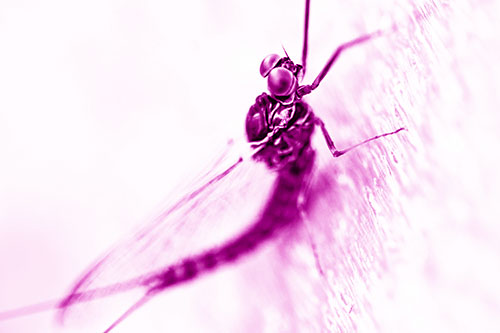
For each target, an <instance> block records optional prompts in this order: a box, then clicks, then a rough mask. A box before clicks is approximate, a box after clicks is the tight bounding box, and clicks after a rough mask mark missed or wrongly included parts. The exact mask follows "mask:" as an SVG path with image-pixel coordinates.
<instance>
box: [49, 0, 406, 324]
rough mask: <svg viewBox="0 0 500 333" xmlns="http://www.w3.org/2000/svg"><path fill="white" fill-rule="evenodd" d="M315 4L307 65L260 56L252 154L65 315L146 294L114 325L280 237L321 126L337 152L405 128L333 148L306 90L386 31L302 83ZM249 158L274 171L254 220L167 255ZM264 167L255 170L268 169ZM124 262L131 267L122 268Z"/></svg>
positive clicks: (162, 219)
mask: <svg viewBox="0 0 500 333" xmlns="http://www.w3.org/2000/svg"><path fill="white" fill-rule="evenodd" d="M309 7H310V2H309V1H306V10H305V25H304V43H303V52H302V61H301V64H296V63H295V62H293V61H292V59H291V58H290V57H289V56H288V55H287V54H286V52H285V56H279V55H276V54H271V55H269V56H267V57H265V58H264V60H263V61H262V63H261V66H260V74H261V75H262V76H263V77H264V78H266V79H267V81H268V89H269V92H268V93H263V94H261V95H259V96H258V97H257V99H256V102H255V104H254V105H252V106H251V107H250V110H249V111H248V114H247V119H246V134H247V138H248V141H249V143H250V146H251V148H252V149H253V152H252V154H251V157H250V158H249V159H243V158H239V159H238V160H237V161H236V162H235V163H234V164H233V165H231V166H230V167H229V168H227V169H226V170H225V171H223V172H222V173H220V174H219V175H216V176H215V177H214V178H213V179H211V180H209V181H208V182H207V183H206V184H205V185H203V186H202V187H201V188H200V189H198V190H196V191H194V192H192V193H191V194H189V195H188V196H187V197H185V198H183V199H181V200H180V201H179V202H178V204H175V205H173V206H172V207H170V208H169V209H168V210H166V211H164V212H163V213H162V214H160V215H159V216H158V218H157V219H155V221H154V222H153V223H152V224H151V225H149V226H147V227H146V228H144V230H143V231H142V232H140V233H138V234H137V235H134V237H132V239H131V240H128V241H126V242H124V243H122V244H121V245H119V246H117V247H116V248H114V249H112V250H111V251H110V252H109V253H108V254H106V255H105V256H104V257H103V258H102V259H100V260H99V261H98V262H97V263H96V264H95V265H93V266H92V267H91V268H90V269H89V270H88V271H87V272H86V273H85V274H84V275H83V276H82V277H81V278H80V279H79V280H78V281H77V282H76V283H75V285H74V286H73V288H72V289H71V291H70V292H69V294H68V295H67V296H66V297H65V298H64V299H63V300H61V301H60V302H58V304H57V308H58V309H59V317H60V318H61V319H62V320H63V319H64V318H66V317H67V315H68V314H70V312H71V311H72V307H73V306H75V305H77V304H80V303H83V302H88V301H91V300H94V299H96V298H101V297H106V296H111V295H113V294H116V293H120V292H124V291H126V290H130V289H140V290H142V291H143V296H142V297H141V298H140V299H139V300H138V301H137V302H136V303H135V304H133V305H132V306H131V307H129V308H128V309H127V310H126V311H124V312H123V314H122V315H121V316H119V317H118V318H116V319H115V320H114V322H112V323H110V325H109V326H108V328H107V329H106V331H110V330H112V329H113V328H115V327H116V326H117V325H118V324H119V323H120V322H121V321H123V320H125V319H126V318H127V317H128V316H130V315H131V313H132V312H133V311H135V310H136V309H138V308H139V307H140V306H142V305H143V304H145V303H146V302H147V301H148V300H150V299H151V298H153V297H154V296H156V295H158V294H159V293H161V292H163V291H165V290H167V289H169V288H171V287H173V286H176V285H181V284H183V283H185V282H187V281H190V280H193V279H195V278H196V277H199V276H201V275H203V274H206V273H208V272H210V271H214V270H215V269H217V268H220V267H222V266H224V265H227V264H229V263H231V262H234V261H236V260H238V259H240V258H242V257H244V256H245V255H247V254H249V253H251V252H252V251H254V250H255V249H257V248H258V247H259V246H260V245H261V244H264V243H265V242H266V241H268V240H270V239H272V238H273V237H275V236H276V235H277V234H279V233H280V231H281V230H283V229H285V228H288V227H290V226H293V225H294V224H296V223H298V222H300V221H301V219H302V214H303V211H304V207H303V205H304V198H305V197H306V196H307V185H308V180H309V176H310V172H311V169H312V168H313V165H314V161H315V152H314V150H313V148H312V147H311V137H312V135H313V132H314V130H315V128H319V129H320V131H321V134H322V135H323V137H324V139H325V141H326V144H327V146H328V148H329V149H330V151H331V153H332V156H333V157H335V158H336V157H340V156H342V155H343V154H345V153H347V152H348V151H350V150H352V149H353V148H355V147H357V146H359V145H362V144H365V143H368V142H370V141H373V140H376V139H378V138H380V137H383V136H388V135H392V134H395V133H398V132H399V131H401V130H403V129H402V128H400V129H398V130H396V131H393V132H390V133H385V134H381V135H377V136H375V137H372V138H369V139H367V140H365V141H363V142H361V143H359V144H358V145H355V146H353V147H350V148H347V149H343V150H338V149H337V148H336V147H335V145H334V143H333V140H332V139H331V136H330V135H329V133H328V131H327V129H326V126H325V125H324V123H323V121H322V120H321V119H320V118H318V117H317V116H316V115H315V114H314V112H313V110H312V108H311V107H310V106H309V105H308V104H307V103H306V102H305V100H304V97H305V96H307V95H308V94H311V93H312V92H313V91H314V90H316V89H317V88H318V87H320V84H321V82H322V80H323V79H324V78H325V76H326V75H327V74H328V72H329V70H330V69H331V67H332V66H333V64H334V63H335V61H336V60H337V58H338V57H339V56H340V54H341V53H343V52H344V51H345V50H347V49H349V48H351V47H354V46H356V45H359V44H362V43H364V42H367V41H369V40H370V39H372V38H375V37H378V36H380V35H382V33H381V32H376V33H373V34H369V35H365V36H362V37H359V38H357V39H354V40H352V41H350V42H348V43H345V44H343V45H341V46H340V47H338V48H337V49H336V50H335V52H334V53H333V54H332V56H331V57H330V59H329V60H328V61H327V63H326V65H325V66H324V68H323V69H322V70H321V72H320V73H319V74H318V75H317V77H316V79H315V80H314V82H313V83H312V84H306V85H302V84H301V80H302V78H303V77H304V74H305V71H306V69H307V66H306V65H307V55H308V30H309ZM249 160H253V161H255V162H257V163H258V164H260V165H261V167H262V166H264V167H265V170H266V172H268V173H272V174H273V175H274V176H275V179H274V180H273V181H272V189H271V192H270V193H269V196H268V198H269V199H268V200H267V202H266V203H265V204H264V206H263V208H262V209H261V210H260V212H259V213H258V214H257V215H256V216H253V217H252V223H250V224H249V225H247V226H245V227H243V228H242V229H241V230H239V231H238V232H235V233H234V234H233V235H229V236H228V237H227V238H225V239H217V240H215V241H212V242H211V243H212V245H211V244H197V246H196V247H195V248H192V249H190V251H189V253H187V254H185V255H183V256H181V257H180V258H179V257H178V252H176V254H175V256H176V257H175V258H171V257H168V255H169V253H168V252H169V248H171V247H174V246H178V244H177V245H176V244H174V243H175V242H176V240H175V239H168V238H167V236H169V237H173V238H175V237H178V238H179V239H185V237H181V236H180V235H181V234H183V233H186V234H189V232H188V231H189V229H190V224H189V221H190V220H191V219H192V218H191V217H190V216H192V215H193V213H192V212H193V211H195V210H196V211H200V210H201V211H205V213H203V214H201V216H203V217H204V218H206V219H207V220H209V219H210V216H211V212H210V207H207V206H206V203H203V202H201V201H200V198H207V196H208V194H211V195H214V196H216V195H217V194H219V195H220V193H219V192H218V188H217V186H220V184H222V183H225V184H228V183H231V182H232V181H235V180H236V179H237V177H238V175H239V174H238V172H241V171H242V170H248V168H250V167H252V168H253V167H255V165H254V164H252V163H251V161H249ZM264 167H262V168H261V169H259V170H258V171H257V172H263V170H264V169H263V168H264ZM198 216H200V215H198ZM198 216H197V217H198ZM208 243H210V242H208ZM165 252H167V253H165ZM155 255H156V256H158V258H157V259H158V260H156V258H154V256H155ZM155 260H156V261H155ZM142 261H145V262H148V263H149V262H152V261H155V264H154V265H146V266H147V267H148V269H149V271H148V272H147V273H144V272H142V273H140V274H137V273H136V271H134V270H133V269H132V270H127V266H134V265H137V266H145V265H144V264H139V263H140V262H142ZM122 269H123V270H127V272H123V271H122ZM134 272H135V273H136V275H134V274H133V273H134ZM117 277H120V279H121V281H122V282H119V283H116V282H114V281H112V280H111V278H117Z"/></svg>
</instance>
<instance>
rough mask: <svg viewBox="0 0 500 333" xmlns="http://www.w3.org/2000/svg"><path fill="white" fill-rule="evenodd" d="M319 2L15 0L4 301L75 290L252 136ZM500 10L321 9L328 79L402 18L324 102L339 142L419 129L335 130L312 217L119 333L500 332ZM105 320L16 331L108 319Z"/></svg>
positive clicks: (156, 305)
mask: <svg viewBox="0 0 500 333" xmlns="http://www.w3.org/2000/svg"><path fill="white" fill-rule="evenodd" d="M303 6H304V4H303V2H302V1H295V0H294V1H281V0H280V1H252V2H248V3H244V2H235V1H227V2H218V3H217V4H212V3H211V2H208V1H191V2H189V4H181V3H180V2H179V3H172V4H163V3H162V2H161V1H143V2H140V3H139V2H137V3H134V2H132V1H129V2H123V1H104V2H103V1H87V2H85V3H83V2H82V3H81V4H69V3H68V2H65V1H45V2H44V3H43V4H39V3H37V2H34V1H33V2H32V1H21V2H19V1H16V2H2V4H0V45H2V47H1V49H2V51H1V52H0V265H1V267H2V268H1V274H0V311H1V310H4V309H10V308H15V307H18V306H22V305H26V304H32V303H36V302H39V301H44V300H48V299H53V298H57V297H60V296H62V295H64V293H65V292H66V291H67V290H68V288H69V286H70V285H71V283H72V282H73V281H74V280H75V278H76V277H77V276H78V275H79V274H80V273H81V272H82V271H83V270H84V269H85V268H86V267H87V266H88V265H89V263H91V262H92V261H93V260H95V259H96V258H98V257H99V255H101V254H102V253H103V252H104V251H105V250H106V249H108V248H109V246H110V245H111V244H113V243H115V242H116V241H117V240H119V239H121V238H122V237H123V236H124V235H127V234H128V233H129V232H130V230H131V229H132V228H133V227H134V225H137V223H138V222H140V221H141V220H143V219H145V218H146V217H148V216H150V214H151V212H154V211H155V210H156V209H157V208H158V206H159V205H160V203H161V202H162V200H163V199H164V198H165V196H166V195H168V194H169V193H172V195H173V196H174V197H175V196H176V195H177V193H178V192H177V191H176V189H178V188H186V187H185V185H186V184H189V183H190V179H191V178H194V177H195V176H196V175H198V174H200V172H203V170H205V169H206V168H207V167H208V166H209V165H210V163H209V161H210V160H211V159H212V158H214V156H216V155H217V152H218V151H220V150H221V149H223V148H224V146H225V145H226V141H227V139H229V138H233V137H235V138H239V137H241V136H242V135H243V128H244V127H243V125H244V124H243V120H244V117H245V115H246V112H247V110H248V107H249V106H250V105H251V104H252V103H253V100H254V98H255V97H256V96H257V95H258V94H260V93H261V92H262V91H263V90H264V89H265V82H264V80H262V79H261V78H260V76H259V74H258V66H259V64H260V61H261V59H262V58H263V57H264V56H265V55H267V54H268V53H272V52H275V53H279V52H281V44H282V45H283V46H284V47H285V48H286V50H287V52H288V53H289V54H290V56H291V57H292V58H294V59H296V60H298V59H299V55H300V45H301V38H302V24H303V12H302V11H303ZM498 13H500V4H499V3H498V2H497V1H462V0H459V1H408V0H407V1H389V0H388V1H382V0H377V1H372V2H370V3H367V1H360V0H355V1H349V2H345V1H324V0H318V1H314V0H312V7H311V36H310V38H311V43H310V58H309V68H308V75H307V76H306V78H305V80H306V81H308V82H309V81H311V80H312V79H313V78H314V75H315V73H317V72H318V71H319V70H320V69H321V67H322V65H323V63H324V61H325V60H326V59H327V58H328V56H329V55H330V54H331V52H332V51H333V50H334V48H335V46H337V45H339V44H340V43H342V42H345V41H347V40H350V39H352V38H354V37H357V36H359V35H361V34H363V33H366V32H371V31H375V30H378V29H384V30H385V31H387V33H386V34H385V35H384V36H382V37H381V38H379V39H377V40H375V41H373V42H370V43H368V44H366V45H363V46H360V47H359V48H356V49H355V50H350V51H348V52H346V53H345V54H344V55H343V56H342V57H341V58H340V60H339V61H338V63H337V64H336V65H335V67H334V68H333V69H332V71H331V73H330V74H329V76H328V77H327V78H326V79H325V81H324V82H323V83H322V86H321V87H320V88H319V89H318V90H317V91H316V92H315V93H314V94H313V95H311V96H310V98H308V102H309V103H310V104H311V105H312V107H313V108H314V110H315V112H316V113H317V114H318V115H319V116H320V117H322V118H323V119H324V121H325V123H326V125H327V127H328V129H329V130H330V131H331V134H332V136H333V138H334V140H335V142H336V144H337V146H338V147H341V148H342V147H347V146H349V145H351V144H354V143H357V142H359V141H362V140H363V139H365V138H367V137H369V136H372V135H375V134H378V133H381V132H386V131H391V130H393V129H396V128H399V127H401V126H405V127H406V128H407V129H408V131H407V132H402V133H401V134H400V135H398V136H397V137H390V138H386V139H383V140H380V141H377V142H376V143H372V144H370V145H369V146H365V147H362V148H359V149H357V150H356V151H354V152H352V153H349V154H348V155H346V156H343V157H342V158H339V159H336V160H333V159H332V158H331V157H330V156H329V155H328V152H327V151H326V149H325V145H324V143H323V140H322V138H321V137H320V136H319V135H317V136H316V138H315V140H314V146H315V147H316V148H317V150H318V155H319V159H318V164H317V168H316V170H315V172H314V178H313V180H312V190H311V195H310V196H309V201H308V210H307V216H306V218H305V220H304V222H303V223H302V224H301V225H299V226H297V227H296V228H295V229H293V230H290V231H289V232H287V233H285V234H283V235H282V236H281V237H279V238H278V239H276V240H275V241H274V242H272V243H269V244H266V245H265V246H264V247H262V248H261V249H260V250H259V251H257V252H256V253H254V254H253V255H252V256H250V257H249V258H247V259H246V260H243V261H241V262H240V263H238V264H236V265H233V266H228V267H225V268H223V269H221V270H220V271H218V272H216V273H215V274H212V275H209V276H206V277H204V278H202V279H200V280H197V281H195V282H194V283H191V284H189V285H186V286H182V287H180V288H176V289H173V290H171V291H168V292H165V293H164V294H163V295H160V296H159V297H158V298H157V299H155V300H153V301H151V302H150V303H148V304H147V305H146V306H144V307H143V308H142V309H140V310H139V311H138V312H137V313H134V314H133V315H132V316H131V317H130V318H129V319H128V320H127V321H126V322H124V323H123V324H122V325H120V326H119V327H118V329H117V332H137V331H148V332H155V331H157V332H164V331H185V332H191V331H192V332H198V331H214V332H246V331H248V332H255V331H264V332H276V331H280V332H318V331H325V332H430V331H432V332H450V331H452V332H471V331H480V332H496V331H498V329H499V327H500V320H499V319H498V318H499V316H498V313H499V312H500V287H499V286H498V283H497V281H498V280H499V278H500V264H499V261H498V255H499V254H500V246H499V241H498V240H499V239H500V227H499V226H498V221H499V216H500V212H499V208H498V203H497V202H498V199H499V198H500V193H499V192H500V190H499V188H500V184H499V183H500V177H499V176H498V169H499V167H500V156H499V150H498V148H497V147H496V143H497V142H498V138H499V134H498V127H499V125H500V121H499V120H500V116H499V113H498V110H499V107H500V98H499V97H498V92H499V87H500V82H499V79H498V78H499V77H500V66H499V65H498V63H497V59H499V58H500V38H499V37H498V33H497V31H500V27H499V23H498ZM256 181H258V179H257V180H256ZM179 184H181V185H180V186H179ZM200 223H210V221H200ZM218 227H220V226H217V228H218ZM217 228H214V230H213V232H215V233H216V232H217ZM116 278H117V281H119V280H120V276H117V277H116ZM121 301H122V299H118V298H116V299H111V300H109V303H105V305H104V308H105V309H106V311H108V310H109V311H111V310H112V309H113V302H118V303H119V302H121ZM97 308H98V307H97ZM98 309H99V308H98ZM101 309H102V307H101ZM106 311H103V313H104V312H106ZM101 314H102V313H101V312H99V311H97V312H91V313H90V312H89V313H82V314H81V316H82V317H81V319H80V322H79V324H80V326H71V327H69V328H58V327H56V326H54V321H53V319H54V317H53V315H54V314H53V313H51V312H47V313H41V314H36V315H32V316H28V317H23V318H18V319H15V320H10V321H4V322H0V332H12V331H29V332H47V331H57V330H60V331H64V332H88V331H94V330H95V331H100V330H102V327H103V326H102V323H103V322H104V324H106V323H109V317H105V318H104V319H105V320H104V321H100V320H99V316H100V315H101ZM111 318H112V317H111Z"/></svg>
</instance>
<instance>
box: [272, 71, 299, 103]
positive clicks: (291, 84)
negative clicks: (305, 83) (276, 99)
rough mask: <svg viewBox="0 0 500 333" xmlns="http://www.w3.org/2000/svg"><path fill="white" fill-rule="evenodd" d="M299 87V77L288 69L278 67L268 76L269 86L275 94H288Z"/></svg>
mask: <svg viewBox="0 0 500 333" xmlns="http://www.w3.org/2000/svg"><path fill="white" fill-rule="evenodd" d="M296 87H297V79H296V78H295V76H294V75H293V74H292V72H290V71H289V70H288V69H285V68H282V67H277V68H274V69H272V70H271V73H269V77H268V78H267V88H268V89H269V91H270V92H271V94H273V95H274V96H288V95H290V94H291V93H293V92H294V90H295V88H296Z"/></svg>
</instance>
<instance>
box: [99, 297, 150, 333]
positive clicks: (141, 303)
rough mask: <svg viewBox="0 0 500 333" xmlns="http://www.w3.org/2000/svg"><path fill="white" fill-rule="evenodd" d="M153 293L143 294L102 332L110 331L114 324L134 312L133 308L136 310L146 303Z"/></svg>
mask: <svg viewBox="0 0 500 333" xmlns="http://www.w3.org/2000/svg"><path fill="white" fill-rule="evenodd" d="M152 296H153V295H151V294H149V293H148V294H145V295H144V296H142V297H141V298H140V299H139V300H138V301H137V302H135V303H134V304H133V305H132V306H131V307H130V308H128V309H127V311H125V313H123V314H122V315H121V316H120V318H118V319H116V320H115V321H114V322H113V323H112V324H111V325H110V326H109V327H108V328H107V329H106V330H105V331H104V333H107V332H111V330H112V329H114V328H115V327H116V325H118V324H119V323H121V322H122V321H123V320H125V319H126V318H127V317H128V316H130V315H131V314H132V312H134V311H135V310H137V309H138V308H140V307H141V306H143V305H144V304H146V302H147V301H149V300H150V299H151V297H152Z"/></svg>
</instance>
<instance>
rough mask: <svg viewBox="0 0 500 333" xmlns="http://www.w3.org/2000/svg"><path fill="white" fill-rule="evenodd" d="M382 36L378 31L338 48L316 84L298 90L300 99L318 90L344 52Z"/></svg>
mask: <svg viewBox="0 0 500 333" xmlns="http://www.w3.org/2000/svg"><path fill="white" fill-rule="evenodd" d="M380 35H382V31H381V30H378V31H375V32H374V33H371V34H367V35H363V36H361V37H358V38H356V39H353V40H351V41H350V42H347V43H344V44H342V45H340V46H339V47H337V49H336V50H335V52H333V54H332V56H331V57H330V59H329V60H328V62H327V63H326V65H325V67H323V69H322V70H321V72H320V73H319V74H318V76H317V77H316V79H315V80H314V82H313V83H312V84H308V85H304V86H301V87H299V89H298V90H297V96H298V97H299V98H301V97H303V96H305V95H307V94H310V93H311V92H312V91H313V90H314V89H316V88H318V86H319V84H320V83H321V81H323V79H324V78H325V76H326V74H328V72H329V71H330V68H331V67H332V66H333V64H334V63H335V61H336V60H337V58H338V57H339V56H340V54H341V53H342V52H343V51H344V50H347V49H348V48H351V47H353V46H356V45H358V44H361V43H364V42H367V41H369V40H370V39H372V38H375V37H378V36H380Z"/></svg>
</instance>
